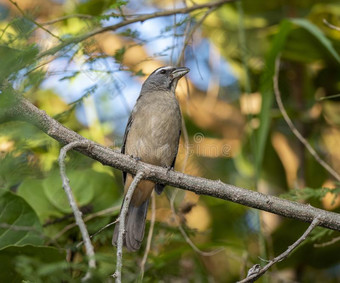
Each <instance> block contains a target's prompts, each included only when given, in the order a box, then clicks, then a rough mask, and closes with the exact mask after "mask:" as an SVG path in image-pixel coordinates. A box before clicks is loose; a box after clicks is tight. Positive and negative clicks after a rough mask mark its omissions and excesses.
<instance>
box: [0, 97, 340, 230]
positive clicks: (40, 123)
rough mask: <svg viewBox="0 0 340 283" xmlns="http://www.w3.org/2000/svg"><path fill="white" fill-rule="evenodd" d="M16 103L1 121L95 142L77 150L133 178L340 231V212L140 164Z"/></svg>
mask: <svg viewBox="0 0 340 283" xmlns="http://www.w3.org/2000/svg"><path fill="white" fill-rule="evenodd" d="M0 97H3V96H0ZM16 100H17V101H16V103H14V104H12V106H11V107H7V108H5V109H4V111H2V112H1V113H0V121H1V118H4V117H6V119H16V120H22V121H25V122H28V123H31V124H33V125H35V126H36V127H38V128H39V129H40V130H42V131H43V132H45V133H46V134H48V135H49V136H50V137H52V138H54V139H55V140H57V141H59V142H60V143H62V144H69V143H71V142H74V141H87V142H91V146H90V147H81V146H79V147H75V148H74V149H75V150H77V151H78V152H81V153H83V154H84V155H87V156H88V157H90V158H92V159H94V160H97V161H99V162H100V163H102V164H103V165H108V166H111V167H114V168H117V169H119V170H122V171H125V172H128V173H131V174H133V175H136V174H137V172H139V171H143V172H144V173H145V175H144V177H143V179H147V180H151V181H154V182H158V183H162V184H167V185H171V186H173V187H178V188H181V189H184V190H188V191H192V192H194V193H196V194H200V195H207V196H212V197H216V198H220V199H224V200H229V201H232V202H235V203H238V204H242V205H245V206H248V207H252V208H257V209H260V210H264V211H267V212H271V213H274V214H277V215H281V216H284V217H289V218H293V219H297V220H301V221H304V222H309V223H311V222H312V221H313V220H314V219H315V218H317V217H319V226H322V227H325V228H329V229H332V230H336V231H340V214H338V213H334V212H329V211H326V210H322V209H319V208H315V207H313V206H311V205H309V204H301V203H298V202H294V201H289V200H285V199H281V198H279V197H275V196H270V195H265V194H262V193H259V192H255V191H251V190H247V189H243V188H239V187H236V186H233V185H229V184H225V183H223V182H221V181H220V180H216V181H214V180H208V179H205V178H200V177H194V176H190V175H187V174H183V173H179V172H176V171H172V170H171V171H169V170H167V169H165V168H161V167H158V166H154V165H149V164H146V163H143V162H140V161H136V160H135V159H134V158H131V157H130V156H127V155H124V154H121V153H120V152H118V151H116V150H112V149H110V148H107V147H104V146H102V145H100V144H97V143H94V142H92V141H89V140H87V139H86V138H84V137H82V136H81V135H79V134H77V133H75V132H73V131H72V130H70V129H68V128H66V127H64V126H63V125H61V124H60V123H59V122H57V121H56V120H54V119H53V118H51V117H50V116H48V115H47V114H46V113H45V112H44V111H42V110H39V109H38V108H37V107H35V106H34V105H33V104H32V103H30V102H29V101H28V100H27V99H25V98H22V97H17V98H16Z"/></svg>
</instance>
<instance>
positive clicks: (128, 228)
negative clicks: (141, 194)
mask: <svg viewBox="0 0 340 283" xmlns="http://www.w3.org/2000/svg"><path fill="white" fill-rule="evenodd" d="M148 206H149V198H148V199H147V200H145V201H144V202H143V203H142V204H141V205H140V206H134V205H133V202H131V203H130V205H129V209H128V213H127V215H126V218H125V234H124V238H123V244H124V246H126V248H127V249H128V250H129V251H131V252H134V251H137V250H139V248H140V246H141V245H142V241H143V238H144V231H145V219H146V214H147V212H148ZM118 234H119V223H117V224H116V227H115V229H114V232H113V237H112V244H113V245H115V246H117V240H118Z"/></svg>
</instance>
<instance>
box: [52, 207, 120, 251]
mask: <svg viewBox="0 0 340 283" xmlns="http://www.w3.org/2000/svg"><path fill="white" fill-rule="evenodd" d="M119 209H120V206H113V207H109V208H106V209H103V210H100V211H97V212H94V213H91V214H89V215H87V216H86V217H84V222H88V221H90V220H92V219H94V218H96V217H99V216H104V215H108V214H111V213H112V212H115V211H119ZM115 223H116V222H115V221H114V222H111V223H109V224H110V225H109V224H108V225H106V226H104V227H103V228H101V229H100V230H99V231H98V232H96V233H95V234H93V235H91V236H90V238H92V237H94V236H95V235H97V234H98V233H100V232H101V231H102V230H104V229H106V228H107V227H109V226H111V225H113V224H115ZM76 226H77V224H76V223H70V224H69V225H66V226H65V227H64V228H63V229H62V230H61V231H59V232H58V233H57V234H56V235H54V236H53V238H52V239H50V241H49V242H48V243H47V245H49V244H50V243H51V242H53V241H55V240H56V239H58V238H59V237H61V236H62V235H63V234H65V233H66V232H67V231H69V230H71V229H72V228H74V227H76Z"/></svg>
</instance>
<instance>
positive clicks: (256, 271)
mask: <svg viewBox="0 0 340 283" xmlns="http://www.w3.org/2000/svg"><path fill="white" fill-rule="evenodd" d="M318 224H319V219H318V217H317V218H315V219H314V220H313V222H312V223H311V224H310V225H309V227H308V228H307V230H306V231H305V232H304V233H303V234H302V236H301V237H300V238H299V239H297V240H296V241H295V242H294V243H293V244H292V245H291V246H289V247H288V249H287V250H285V251H284V252H283V253H282V254H280V255H278V256H277V257H275V258H274V259H272V260H271V261H270V262H269V263H267V264H266V265H265V266H264V267H262V268H261V267H260V265H259V264H255V265H254V266H253V267H252V268H251V269H249V271H248V276H247V277H246V278H245V279H243V280H241V281H239V282H238V283H252V282H255V281H256V280H257V279H259V278H260V277H261V276H262V275H263V274H265V273H266V271H267V270H268V269H269V268H271V267H272V266H273V265H274V264H275V263H277V262H280V261H282V260H284V259H285V258H286V257H288V256H289V255H290V254H291V253H292V251H293V250H294V249H296V248H297V247H298V246H299V245H300V244H301V243H302V242H303V241H304V240H306V238H307V237H308V235H309V234H310V232H312V231H313V229H314V228H315V227H316V226H318Z"/></svg>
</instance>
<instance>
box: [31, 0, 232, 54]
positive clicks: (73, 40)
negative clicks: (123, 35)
mask: <svg viewBox="0 0 340 283" xmlns="http://www.w3.org/2000/svg"><path fill="white" fill-rule="evenodd" d="M235 1H237V0H220V1H216V2H210V1H208V2H207V3H205V4H201V5H193V6H191V7H184V8H178V9H173V10H165V11H159V12H155V13H152V14H145V15H140V16H136V17H134V18H132V19H127V20H124V21H122V22H120V23H118V24H114V25H110V26H107V27H100V28H97V29H94V30H92V31H89V32H88V33H84V34H82V35H78V36H75V37H73V38H70V39H65V40H64V42H62V43H60V44H59V45H57V46H54V47H52V48H50V49H48V50H46V51H44V52H42V53H41V54H40V55H39V56H38V58H42V57H45V56H48V55H54V54H55V53H56V52H58V51H59V50H61V49H63V48H64V47H66V46H68V45H70V44H77V43H79V42H81V41H84V40H86V39H88V38H90V37H92V36H95V35H97V34H100V33H103V32H106V31H115V30H117V29H119V28H122V27H125V26H127V25H130V24H134V23H138V22H144V21H147V20H150V19H154V18H159V17H166V16H171V15H177V14H189V13H191V12H194V11H197V10H202V9H211V8H217V7H220V6H222V5H223V4H225V3H230V2H235Z"/></svg>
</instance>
